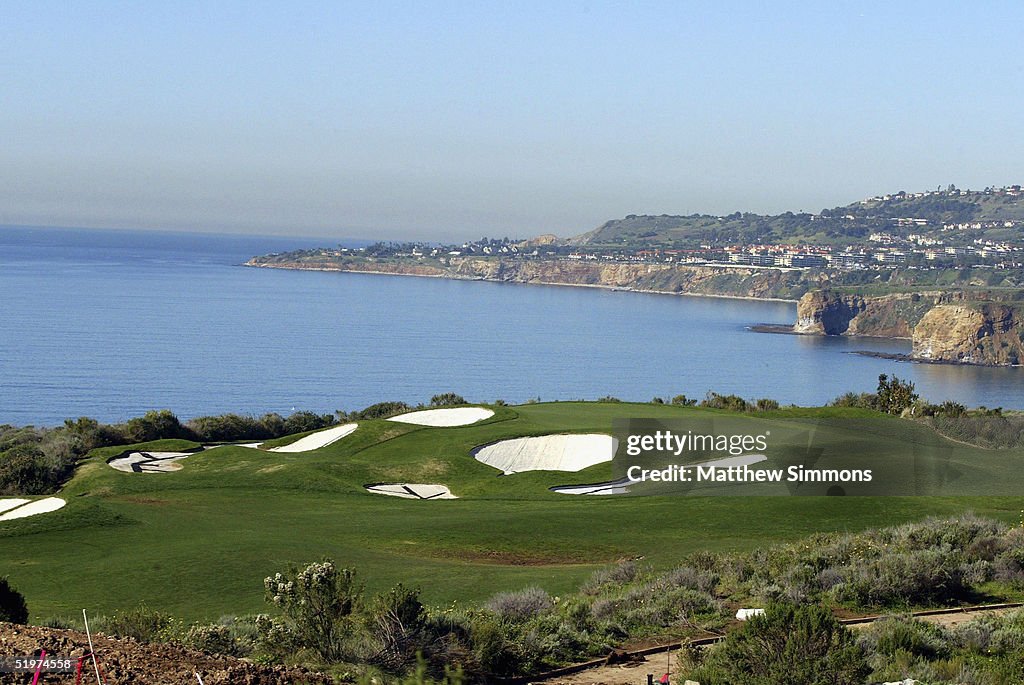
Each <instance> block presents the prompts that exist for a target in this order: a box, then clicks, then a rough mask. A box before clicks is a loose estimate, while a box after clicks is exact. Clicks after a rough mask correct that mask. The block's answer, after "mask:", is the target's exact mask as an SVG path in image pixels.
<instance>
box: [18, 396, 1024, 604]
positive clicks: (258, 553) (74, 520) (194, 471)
mask: <svg viewBox="0 0 1024 685" xmlns="http://www.w3.org/2000/svg"><path fill="white" fill-rule="evenodd" d="M696 411H706V410H694V409H682V408H677V407H670V406H656V405H644V404H580V403H554V404H536V405H526V406H521V407H515V408H502V409H498V414H497V415H496V416H495V417H494V418H493V419H491V420H489V421H487V422H485V423H482V424H479V425H476V426H470V427H464V428H423V427H417V426H410V425H404V424H397V423H393V422H386V421H366V422H361V425H360V428H359V430H357V431H356V433H354V434H353V435H352V436H350V437H348V438H346V439H344V440H341V441H340V442H337V443H335V444H333V445H330V446H328V447H326V448H323V449H322V450H318V451H317V452H314V453H306V454H277V453H267V452H262V451H259V450H249V449H244V448H221V449H218V450H214V451H211V452H205V453H201V454H197V455H196V456H193V457H189V458H188V459H187V460H185V461H183V462H182V464H183V467H184V468H183V469H182V470H181V471H179V472H176V473H170V474H134V473H133V474H128V473H122V472H119V471H115V470H114V469H111V468H109V467H107V466H106V464H105V460H106V459H107V458H109V457H110V456H113V455H114V454H117V453H119V452H120V451H122V449H121V448H117V449H108V450H104V451H99V452H98V453H97V454H96V455H94V456H93V457H92V458H91V459H90V461H89V462H88V463H86V464H85V465H83V466H82V467H81V468H80V470H79V472H78V474H77V475H76V477H75V478H74V479H73V480H72V482H71V483H70V484H69V485H68V487H67V488H66V489H65V491H64V493H63V496H65V497H66V498H67V499H68V505H67V506H66V507H65V508H64V509H63V510H61V511H59V512H56V513H54V514H50V515H48V516H40V517H37V518H34V519H25V520H23V521H14V522H10V523H4V524H0V559H3V564H2V568H0V574H9V575H10V578H11V582H12V584H13V585H14V586H15V587H17V588H18V589H19V590H21V591H22V592H23V593H24V594H25V595H26V597H27V598H28V601H29V606H30V609H31V610H32V612H33V618H35V619H38V618H40V617H44V616H49V615H55V614H66V615H71V614H75V613H77V612H78V611H79V610H80V609H81V608H82V607H86V608H89V609H90V610H92V611H96V612H101V613H102V612H112V611H113V610H115V609H118V608H126V607H131V606H135V605H136V604H137V603H138V602H139V601H141V600H144V601H146V602H147V604H148V605H149V606H150V607H152V608H158V609H162V610H167V611H170V612H173V613H175V614H177V615H180V616H183V617H185V618H189V619H197V618H208V619H215V618H217V617H218V616H219V615H220V614H224V613H247V612H253V611H259V610H263V609H264V604H263V599H262V579H263V577H264V576H265V575H267V574H269V573H272V572H274V571H276V570H279V569H281V568H282V567H284V566H285V565H287V564H288V563H289V562H306V561H310V560H313V559H316V558H319V557H322V556H330V557H333V558H335V559H337V560H338V561H339V562H340V563H342V564H347V565H352V566H354V567H356V568H357V569H358V570H359V571H360V573H361V574H362V575H363V577H364V579H365V580H366V582H367V585H368V587H369V589H371V590H379V589H383V588H385V587H387V586H390V585H392V584H394V583H396V582H398V581H402V582H405V583H407V584H412V585H418V586H420V587H422V589H423V591H424V597H425V599H426V600H427V601H428V602H431V603H436V604H440V603H446V602H450V601H453V600H458V601H460V602H465V601H478V600H481V599H483V598H485V597H487V596H489V595H490V594H492V593H494V592H496V591H499V590H509V589H517V588H521V587H524V586H527V585H531V584H537V585H540V586H542V587H544V588H546V589H547V590H549V591H550V592H552V593H556V594H557V593H560V592H566V591H568V590H570V589H573V588H575V587H576V586H577V585H578V584H579V583H580V582H581V581H582V580H583V579H585V578H586V577H587V576H588V575H589V574H590V573H591V572H592V571H593V570H594V569H595V568H597V567H598V566H600V565H602V564H605V563H608V562H612V561H614V560H617V559H621V558H624V557H641V556H642V557H644V559H645V560H646V561H647V562H649V563H651V564H653V565H655V566H659V567H665V566H669V565H671V564H672V563H674V562H675V561H676V560H677V559H678V558H679V557H681V556H683V555H685V554H686V553H688V552H690V551H693V550H697V549H730V550H737V549H750V548H754V547H758V546H764V545H766V544H769V543H771V542H772V541H781V540H792V539H795V538H798V537H800V536H802V535H805V534H808V533H810V532H813V531H823V530H840V529H850V530H858V529H863V528H868V527H875V526H881V525H886V524H891V523H894V522H900V521H906V520H911V519H918V518H921V517H923V516H925V515H928V514H946V513H953V512H960V511H964V510H967V509H973V510H974V511H976V512H978V513H981V514H987V515H992V516H996V517H998V518H1002V519H1004V520H1007V521H1011V520H1016V517H1017V516H1018V514H1019V511H1020V508H1021V506H1020V500H1019V499H1013V498H995V497H987V498H980V497H976V498H888V499H885V500H876V499H869V498H816V497H815V498H812V497H804V498H797V497H778V498H758V497H750V498H726V497H715V498H682V497H644V498H636V497H634V498H630V497H607V498H605V497H599V498H592V497H571V496H565V495H556V494H554V493H550V492H548V491H547V487H549V486H551V485H557V484H565V483H572V482H593V481H595V480H600V479H603V478H606V477H608V476H609V475H610V473H611V470H610V467H609V466H608V465H600V466H595V467H593V468H591V469H588V470H587V471H585V472H582V473H580V474H564V473H562V474H559V473H550V472H548V473H528V474H518V475H515V476H502V477H498V476H497V475H496V471H495V470H494V469H491V468H490V467H488V466H485V465H483V464H480V463H478V462H476V461H475V460H473V459H472V457H471V456H470V454H469V451H470V449H471V448H473V447H474V446H477V445H481V444H484V443H488V442H492V441H494V440H499V439H503V438H507V437H516V436H521V435H530V434H544V433H552V432H560V431H576V432H584V431H603V432H607V431H609V430H610V427H611V422H612V420H613V419H615V418H622V417H628V416H637V417H650V418H669V417H683V416H686V415H687V413H688V412H696ZM784 417H785V420H786V421H792V420H795V419H799V418H800V417H806V418H809V419H813V420H814V421H816V422H818V423H819V424H820V426H819V429H818V432H819V438H820V439H822V440H830V441H832V442H833V443H835V444H842V442H843V440H845V439H848V437H849V435H850V433H849V431H850V427H848V426H847V424H846V422H847V421H849V420H851V419H854V420H855V421H854V423H855V424H856V428H855V432H856V436H857V439H859V440H861V441H865V442H863V444H862V447H863V448H866V449H869V450H870V449H871V448H872V446H873V445H876V446H877V450H876V451H877V452H878V453H879V454H886V453H890V454H899V453H900V451H901V449H908V448H909V447H910V445H911V444H913V443H915V442H919V441H921V440H933V439H934V437H933V436H932V435H930V434H928V435H926V434H925V433H924V432H923V431H925V429H923V428H922V427H920V426H917V425H914V424H910V423H909V422H904V421H897V420H894V419H885V418H879V417H872V418H869V419H866V420H865V419H864V418H860V419H858V417H863V413H858V412H857V411H856V410H854V411H852V412H844V411H839V410H800V411H798V412H793V413H790V414H788V415H787V414H785V413H781V414H775V415H772V416H770V417H767V418H764V419H763V420H765V421H779V420H780V419H781V418H784ZM836 417H838V421H837V420H836ZM174 446H175V447H184V446H185V445H184V444H175V445H174ZM161 447H170V444H166V445H161ZM958 449H959V450H960V452H958V453H957V455H956V457H957V459H958V460H960V461H961V462H962V464H963V465H964V466H965V468H966V469H967V470H968V471H969V470H970V468H971V466H970V465H971V464H973V463H979V464H980V463H981V462H980V461H979V460H982V461H984V464H983V465H982V466H983V469H984V470H991V469H994V472H996V473H999V472H1003V471H1005V472H1006V473H1007V475H1008V477H1009V476H1010V474H1012V473H1013V472H1014V470H1015V466H1014V463H1013V462H1014V461H1017V460H1019V458H1020V455H1019V453H1013V454H1012V455H1010V454H1009V453H999V452H993V451H988V452H984V451H981V450H971V449H966V448H958ZM1017 463H1019V461H1018V462H1017ZM989 477H991V474H989ZM396 480H404V481H409V482H440V483H445V484H447V485H449V486H450V487H451V488H452V490H453V492H455V494H457V495H459V496H460V497H461V498H462V499H459V500H454V501H432V502H421V501H410V500H401V499H397V498H388V497H383V496H380V495H371V494H368V493H366V492H365V490H363V487H362V486H363V485H364V484H366V483H371V482H381V481H396Z"/></svg>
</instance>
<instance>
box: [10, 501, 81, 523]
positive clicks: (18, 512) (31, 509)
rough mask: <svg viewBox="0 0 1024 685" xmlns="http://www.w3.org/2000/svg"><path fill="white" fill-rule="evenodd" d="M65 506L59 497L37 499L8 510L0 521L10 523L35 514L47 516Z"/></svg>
mask: <svg viewBox="0 0 1024 685" xmlns="http://www.w3.org/2000/svg"><path fill="white" fill-rule="evenodd" d="M65 504H67V502H65V501H64V500H62V499H61V498H60V497H47V498H45V499H37V500H34V501H31V502H29V503H28V504H22V505H19V506H17V507H15V508H13V509H10V510H8V511H7V513H5V514H3V515H0V521H12V520H14V519H23V518H25V517H26V516H35V515H36V514H48V513H50V512H51V511H57V510H58V509H60V508H61V507H63V506H64V505H65Z"/></svg>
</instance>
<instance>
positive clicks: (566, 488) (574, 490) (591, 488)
mask: <svg viewBox="0 0 1024 685" xmlns="http://www.w3.org/2000/svg"><path fill="white" fill-rule="evenodd" d="M632 482H633V481H631V480H629V479H628V478H620V479H619V480H610V481H607V482H604V483H592V484H590V485H558V486H555V487H553V488H549V489H550V490H551V492H557V493H559V494H560V495H625V494H627V493H628V492H629V484H630V483H632Z"/></svg>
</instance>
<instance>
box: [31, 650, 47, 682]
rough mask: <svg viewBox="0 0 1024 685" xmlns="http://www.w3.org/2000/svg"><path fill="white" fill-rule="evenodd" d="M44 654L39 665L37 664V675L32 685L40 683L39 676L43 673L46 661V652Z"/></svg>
mask: <svg viewBox="0 0 1024 685" xmlns="http://www.w3.org/2000/svg"><path fill="white" fill-rule="evenodd" d="M42 651H43V653H42V654H40V655H39V663H38V664H36V674H35V675H34V676H32V685H36V683H38V682H39V674H40V673H42V672H43V663H44V662H45V661H46V650H45V649H44V650H42Z"/></svg>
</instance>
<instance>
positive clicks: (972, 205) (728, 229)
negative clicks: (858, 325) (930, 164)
mask: <svg viewBox="0 0 1024 685" xmlns="http://www.w3.org/2000/svg"><path fill="white" fill-rule="evenodd" d="M901 219H902V220H903V221H900V220H901ZM914 220H917V221H914ZM1005 222H1012V223H1014V225H1013V226H1009V227H1007V226H1003V225H995V224H997V223H998V224H1002V223H1005ZM965 223H981V224H983V225H982V226H980V227H978V228H977V229H976V230H977V231H978V233H977V235H976V236H975V237H977V236H983V237H985V238H987V239H990V240H1010V241H1018V240H1021V239H1022V237H1024V191H1022V190H1021V187H1020V186H1006V187H1003V188H988V189H985V190H981V191H971V190H957V189H956V188H954V187H952V186H950V187H949V188H947V189H946V190H933V191H927V192H921V193H907V192H904V191H900V192H898V193H892V194H889V195H882V196H877V197H873V198H869V199H866V200H862V201H860V202H855V203H853V204H850V205H846V206H844V207H835V208H833V209H824V210H822V211H821V212H820V213H818V214H810V213H799V214H795V213H793V212H785V213H784V214H777V215H761V214H752V213H749V212H744V213H740V212H735V213H733V214H729V215H727V216H715V215H710V214H691V215H689V216H672V215H668V214H662V215H659V216H653V215H636V214H630V215H629V216H627V217H625V218H623V219H615V220H612V221H608V222H606V223H604V224H602V225H601V226H599V227H598V228H596V229H594V230H592V231H589V232H587V233H584V234H582V235H578V236H575V237H573V238H569V239H568V240H566V241H564V244H566V245H579V246H592V247H597V246H603V247H615V246H632V247H642V246H650V247H655V246H657V247H680V248H684V247H690V246H694V245H699V244H700V243H715V244H723V243H740V244H752V243H799V242H804V243H814V244H833V245H834V244H845V243H850V242H862V241H864V240H866V239H867V237H868V236H869V235H870V234H871V233H873V232H878V231H885V232H889V233H892V234H894V235H906V234H908V233H914V232H916V233H930V232H939V231H941V229H942V226H943V225H950V224H965Z"/></svg>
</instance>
